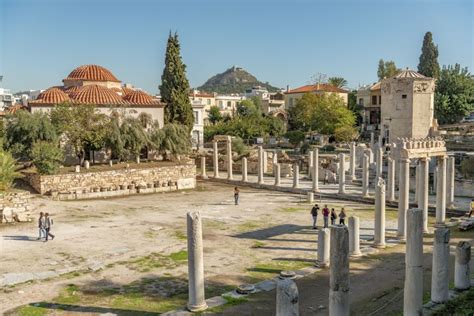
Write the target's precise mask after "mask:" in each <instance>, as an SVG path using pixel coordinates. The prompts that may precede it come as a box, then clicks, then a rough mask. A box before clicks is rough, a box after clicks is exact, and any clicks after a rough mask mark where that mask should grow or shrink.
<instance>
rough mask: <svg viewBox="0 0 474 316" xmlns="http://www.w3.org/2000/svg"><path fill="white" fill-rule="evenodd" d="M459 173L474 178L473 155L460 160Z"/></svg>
mask: <svg viewBox="0 0 474 316" xmlns="http://www.w3.org/2000/svg"><path fill="white" fill-rule="evenodd" d="M461 173H462V175H463V176H464V177H466V178H469V179H474V157H473V156H471V157H468V158H465V159H463V161H461Z"/></svg>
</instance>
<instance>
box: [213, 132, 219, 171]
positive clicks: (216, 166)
mask: <svg viewBox="0 0 474 316" xmlns="http://www.w3.org/2000/svg"><path fill="white" fill-rule="evenodd" d="M212 148H213V152H212V157H213V160H212V163H213V168H214V178H219V150H218V148H217V140H213V141H212Z"/></svg>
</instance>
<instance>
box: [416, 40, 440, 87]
mask: <svg viewBox="0 0 474 316" xmlns="http://www.w3.org/2000/svg"><path fill="white" fill-rule="evenodd" d="M418 72H419V73H420V74H422V75H423V76H427V77H432V78H439V64H438V46H436V45H435V44H434V43H433V35H432V34H431V32H426V34H425V37H424V39H423V47H422V48H421V55H420V63H419V64H418Z"/></svg>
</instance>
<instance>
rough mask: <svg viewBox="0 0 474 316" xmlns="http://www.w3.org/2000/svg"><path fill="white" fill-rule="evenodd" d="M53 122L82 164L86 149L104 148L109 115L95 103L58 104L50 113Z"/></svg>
mask: <svg viewBox="0 0 474 316" xmlns="http://www.w3.org/2000/svg"><path fill="white" fill-rule="evenodd" d="M50 117H51V122H52V123H53V125H54V126H55V128H56V131H57V132H58V134H59V135H63V136H64V137H65V139H66V141H67V143H69V144H70V145H71V146H72V147H73V148H74V152H75V153H76V155H77V157H78V158H79V160H80V163H81V164H82V163H83V162H84V159H85V154H86V151H90V150H92V151H94V150H100V149H102V148H103V147H104V146H105V144H106V138H107V133H108V132H109V130H108V128H107V127H108V124H107V123H108V121H109V117H108V116H107V115H105V114H102V113H100V112H99V111H98V110H97V108H96V107H95V106H93V105H88V104H85V105H74V106H71V105H69V104H60V105H57V106H56V107H55V108H54V109H53V110H52V111H51V113H50Z"/></svg>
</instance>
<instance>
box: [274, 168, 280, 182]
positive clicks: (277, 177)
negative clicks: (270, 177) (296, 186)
mask: <svg viewBox="0 0 474 316" xmlns="http://www.w3.org/2000/svg"><path fill="white" fill-rule="evenodd" d="M274 167H275V186H277V187H279V186H280V173H281V172H280V168H281V167H280V164H279V163H277V164H276V165H274Z"/></svg>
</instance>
